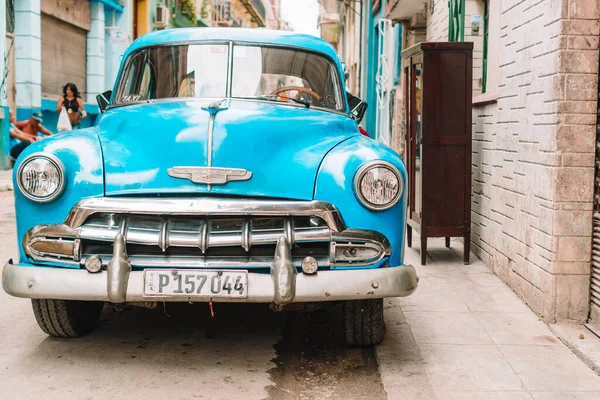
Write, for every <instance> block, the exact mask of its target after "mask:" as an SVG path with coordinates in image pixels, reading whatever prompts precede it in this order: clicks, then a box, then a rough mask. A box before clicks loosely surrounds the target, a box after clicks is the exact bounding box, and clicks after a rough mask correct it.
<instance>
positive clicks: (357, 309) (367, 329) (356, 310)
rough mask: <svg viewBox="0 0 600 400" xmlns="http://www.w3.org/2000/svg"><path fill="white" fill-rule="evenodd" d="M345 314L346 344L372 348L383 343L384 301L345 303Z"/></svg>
mask: <svg viewBox="0 0 600 400" xmlns="http://www.w3.org/2000/svg"><path fill="white" fill-rule="evenodd" d="M343 313H344V334H345V337H346V343H348V344H349V345H353V346H372V345H375V344H379V343H381V342H382V341H383V338H384V337H385V323H384V321H383V299H368V300H348V301H344V303H343Z"/></svg>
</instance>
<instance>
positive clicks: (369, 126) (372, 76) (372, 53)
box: [363, 0, 402, 138]
mask: <svg viewBox="0 0 600 400" xmlns="http://www.w3.org/2000/svg"><path fill="white" fill-rule="evenodd" d="M386 3H387V0H382V1H381V7H380V8H379V10H378V11H377V13H376V14H375V15H373V13H372V3H371V2H366V18H367V23H366V32H364V33H363V40H366V41H367V43H368V46H367V49H366V50H367V57H366V60H367V65H366V73H365V80H366V88H365V89H366V101H367V103H368V104H369V107H368V108H367V113H366V116H365V129H366V130H367V132H368V133H369V135H370V136H371V137H373V138H374V137H376V136H377V135H376V129H377V127H376V122H377V111H378V109H377V80H376V78H377V70H378V61H379V60H378V58H379V33H378V30H377V24H378V22H379V21H380V20H381V19H382V18H384V10H385V5H386ZM393 29H394V38H395V40H394V42H395V49H394V58H393V60H390V61H391V62H390V68H392V69H393V70H394V86H396V85H398V80H399V78H400V68H401V64H402V63H401V59H400V53H401V51H402V49H401V48H400V46H401V44H402V26H401V25H400V24H396V26H394V28H393Z"/></svg>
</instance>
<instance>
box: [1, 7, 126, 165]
mask: <svg viewBox="0 0 600 400" xmlns="http://www.w3.org/2000/svg"><path fill="white" fill-rule="evenodd" d="M132 4H133V0H122V1H120V2H118V1H116V0H0V20H2V21H6V24H0V36H1V37H3V38H4V40H3V41H2V43H1V44H0V54H1V55H2V61H3V62H2V65H0V76H2V81H1V86H0V106H1V107H2V108H1V109H2V111H1V112H0V124H1V125H0V127H1V129H0V133H1V134H0V168H6V167H7V166H8V160H7V155H8V151H9V136H8V130H9V124H8V115H9V114H8V110H9V108H10V109H13V110H16V115H17V119H19V120H21V119H27V118H29V115H30V114H31V113H32V112H35V111H41V112H42V114H43V117H44V125H45V126H46V127H47V128H49V129H50V130H54V129H55V127H56V123H57V121H58V114H57V113H56V101H57V99H58V98H59V97H60V96H61V95H62V87H63V86H64V84H65V83H67V82H73V83H75V84H76V85H77V88H78V89H79V91H80V93H81V97H82V99H83V101H84V103H85V109H86V111H87V113H88V118H85V119H83V120H82V126H84V127H85V126H90V125H94V124H95V122H96V119H97V117H98V107H97V105H96V99H95V97H96V95H97V94H99V93H102V92H103V91H105V90H108V89H111V88H112V85H113V83H114V79H115V75H116V71H117V70H118V66H119V63H120V59H121V55H122V54H123V52H124V50H125V48H126V47H127V46H128V44H129V43H130V41H131V37H132V29H131V28H132V17H131V14H130V13H129V11H130V10H131V5H132Z"/></svg>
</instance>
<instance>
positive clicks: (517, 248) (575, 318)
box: [385, 0, 600, 323]
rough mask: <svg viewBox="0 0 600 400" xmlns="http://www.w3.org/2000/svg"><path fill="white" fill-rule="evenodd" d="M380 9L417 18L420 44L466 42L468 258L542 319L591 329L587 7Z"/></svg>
mask: <svg viewBox="0 0 600 400" xmlns="http://www.w3.org/2000/svg"><path fill="white" fill-rule="evenodd" d="M385 13H386V14H385V16H386V18H388V19H390V20H392V21H393V23H398V24H402V25H403V26H405V27H407V28H409V27H410V26H411V25H412V24H414V22H415V21H419V20H420V21H423V22H424V23H422V24H421V25H422V26H424V27H425V29H424V32H423V34H422V35H419V36H420V37H419V38H418V39H419V41H420V40H427V41H471V42H474V52H473V85H472V86H473V144H472V149H473V153H472V163H473V165H472V171H473V172H472V173H473V175H472V184H473V190H472V227H471V231H472V239H471V240H472V248H473V250H474V252H475V253H476V254H477V255H478V256H479V257H480V258H481V259H482V260H484V261H485V262H486V263H487V265H488V266H490V268H491V269H492V270H493V271H494V272H495V273H496V274H497V275H498V276H499V277H501V278H502V279H503V281H504V282H506V283H507V284H508V285H509V286H510V287H511V288H512V289H513V290H514V291H515V293H517V295H519V296H520V297H521V298H522V299H523V300H524V301H525V302H526V303H527V304H528V305H529V306H530V307H531V308H532V309H533V310H534V311H535V312H536V313H537V314H538V315H539V316H540V317H542V318H543V319H544V320H545V321H548V322H553V321H571V322H585V321H587V320H588V318H589V319H590V321H591V322H596V323H597V322H598V320H599V318H598V316H599V315H600V313H599V312H598V310H599V309H600V308H599V306H600V268H599V267H600V226H598V224H596V225H595V224H594V221H593V216H594V212H595V210H596V211H598V209H599V207H598V194H596V197H595V194H594V193H595V179H594V177H595V176H598V170H597V165H598V164H597V162H596V151H597V150H596V149H597V143H598V142H597V110H598V42H599V34H600V21H599V14H598V2H597V1H596V0H542V1H535V2H533V1H520V0H508V1H502V2H501V1H494V0H450V1H447V0H430V1H429V2H427V3H425V4H424V3H423V2H421V1H417V0H392V1H390V2H388V4H387V5H386V11H385ZM407 30H408V31H410V29H407ZM409 45H410V43H407V42H405V43H404V44H403V48H406V47H408V46H409ZM400 92H402V91H400ZM396 100H397V104H396V107H401V106H402V98H401V93H400V95H399V96H397V97H396ZM401 114H402V113H400V115H399V116H398V119H399V122H398V126H399V129H397V130H395V131H394V132H393V136H394V137H395V139H394V140H395V141H397V142H399V143H401V142H403V140H404V127H403V125H402V121H401ZM399 147H402V146H399ZM596 193H598V190H597V184H596ZM597 215H599V216H600V214H597ZM599 219H600V217H599ZM594 232H598V233H596V235H597V237H596V238H594V239H593V234H594ZM593 243H598V244H599V245H595V246H596V247H595V248H594V246H593Z"/></svg>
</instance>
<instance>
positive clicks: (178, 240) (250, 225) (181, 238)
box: [79, 214, 331, 253]
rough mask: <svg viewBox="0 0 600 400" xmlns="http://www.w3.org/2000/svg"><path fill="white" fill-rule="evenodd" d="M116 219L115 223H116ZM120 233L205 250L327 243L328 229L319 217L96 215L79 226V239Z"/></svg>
mask: <svg viewBox="0 0 600 400" xmlns="http://www.w3.org/2000/svg"><path fill="white" fill-rule="evenodd" d="M117 221H118V222H117ZM119 232H120V233H121V234H122V235H123V236H124V237H125V240H126V242H127V243H130V244H138V245H148V246H158V247H159V248H160V249H161V250H162V251H163V252H165V251H166V250H167V249H168V248H169V247H194V248H199V249H200V250H201V251H202V253H205V252H206V251H207V250H208V249H209V248H211V247H227V246H239V247H242V248H243V249H244V250H246V251H249V250H250V249H251V248H252V246H256V245H265V244H276V243H277V240H278V239H279V238H280V237H281V236H285V238H286V239H287V241H288V243H290V246H293V245H294V244H296V243H309V242H329V241H331V231H330V229H329V227H328V226H327V225H326V224H325V222H324V221H323V220H321V219H320V218H310V219H309V218H294V217H286V218H225V219H191V218H185V219H184V218H164V217H162V218H161V217H153V216H141V215H140V216H138V215H114V214H95V215H93V216H92V217H90V219H89V220H88V221H86V223H84V224H83V225H82V226H81V227H80V235H79V238H80V239H82V240H93V241H102V242H112V241H114V238H115V236H116V234H117V233H119Z"/></svg>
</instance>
